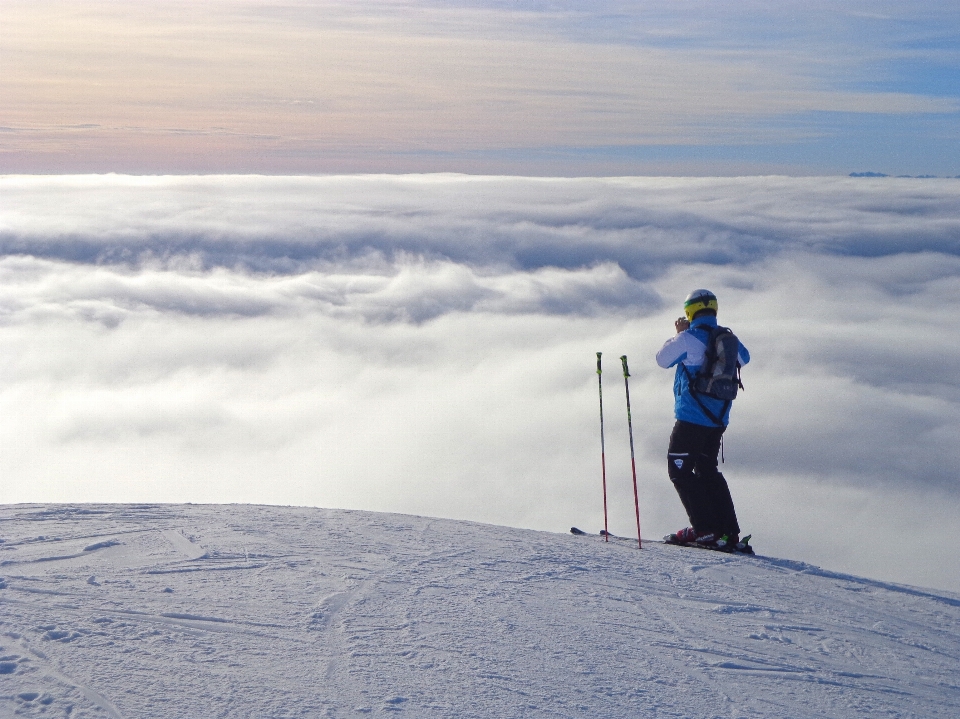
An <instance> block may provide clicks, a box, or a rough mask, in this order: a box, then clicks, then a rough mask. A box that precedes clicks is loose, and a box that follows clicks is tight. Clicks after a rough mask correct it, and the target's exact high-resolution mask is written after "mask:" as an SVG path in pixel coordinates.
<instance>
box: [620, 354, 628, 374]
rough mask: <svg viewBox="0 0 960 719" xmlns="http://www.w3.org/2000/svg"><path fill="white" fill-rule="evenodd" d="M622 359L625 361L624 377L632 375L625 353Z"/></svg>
mask: <svg viewBox="0 0 960 719" xmlns="http://www.w3.org/2000/svg"><path fill="white" fill-rule="evenodd" d="M620 361H621V362H623V376H624V377H629V376H630V370H629V369H627V356H626V355H623V356H622V357H621V358H620Z"/></svg>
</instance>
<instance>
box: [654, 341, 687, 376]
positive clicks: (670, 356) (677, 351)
mask: <svg viewBox="0 0 960 719" xmlns="http://www.w3.org/2000/svg"><path fill="white" fill-rule="evenodd" d="M686 334H687V333H686V332H680V333H678V334H677V335H676V336H674V337H671V338H670V339H668V340H667V341H666V342H664V343H663V347H661V348H660V351H659V352H657V364H658V365H660V366H661V367H663V368H664V369H667V368H668V367H673V366H674V365H675V364H677V362H682V361H683V360H684V359H685V358H686V356H687V347H686V344H687V343H686V341H685V340H686Z"/></svg>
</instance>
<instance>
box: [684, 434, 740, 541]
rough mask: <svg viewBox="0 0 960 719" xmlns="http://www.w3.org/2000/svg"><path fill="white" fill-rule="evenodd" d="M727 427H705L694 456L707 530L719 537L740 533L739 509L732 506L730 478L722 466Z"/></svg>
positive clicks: (694, 469)
mask: <svg viewBox="0 0 960 719" xmlns="http://www.w3.org/2000/svg"><path fill="white" fill-rule="evenodd" d="M725 429H726V427H704V430H706V431H705V432H704V435H703V441H702V443H701V444H700V452H699V454H698V455H697V457H696V458H695V460H694V466H693V473H694V475H695V476H696V478H697V480H698V485H699V492H700V494H701V496H702V498H703V504H704V507H705V510H704V518H703V521H704V523H705V529H704V531H708V532H713V533H714V534H715V535H716V536H717V537H718V538H719V537H722V536H723V535H729V536H734V535H739V534H740V525H739V523H738V522H737V511H736V509H735V508H734V506H733V498H732V497H731V496H730V488H729V487H728V486H727V480H726V479H725V478H724V476H723V474H721V472H720V470H719V469H718V467H719V462H718V460H719V455H720V441H721V437H722V436H723V432H724V430H725Z"/></svg>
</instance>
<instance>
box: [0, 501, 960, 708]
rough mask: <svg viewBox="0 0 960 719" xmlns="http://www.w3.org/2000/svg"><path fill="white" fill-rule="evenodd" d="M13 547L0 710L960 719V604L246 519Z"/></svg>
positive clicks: (463, 536) (753, 564) (608, 554)
mask: <svg viewBox="0 0 960 719" xmlns="http://www.w3.org/2000/svg"><path fill="white" fill-rule="evenodd" d="M585 529H586V528H585ZM591 529H592V528H591ZM0 539H2V543H0V577H2V578H0V717H8V716H45V717H46V716H49V717H71V718H74V717H111V718H113V719H116V718H118V717H123V718H125V719H131V718H134V717H136V718H137V719H143V718H148V717H158V718H159V717H163V718H164V719H171V718H198V719H200V718H207V717H328V716H329V717H362V716H408V717H457V718H461V717H462V718H467V717H498V718H499V717H537V718H538V717H551V718H552V717H861V716H862V717H868V716H869V717H879V716H883V717H925V718H932V717H944V718H947V717H949V718H950V719H954V718H955V717H957V716H960V597H958V596H956V595H952V594H949V593H946V592H942V591H928V590H923V589H917V588H913V587H907V586H902V585H893V584H886V583H882V582H877V581H871V580H866V579H861V578H858V577H854V576H848V575H841V574H836V573H832V572H827V571H823V570H820V569H818V568H816V567H813V566H810V565H807V564H802V563H798V562H794V561H785V560H778V559H774V558H770V557H764V556H757V557H744V556H730V555H725V554H720V553H717V552H707V551H704V550H698V549H688V548H681V547H672V546H667V545H663V544H660V543H658V542H648V543H645V546H644V548H643V549H642V550H638V548H637V546H636V541H635V540H633V541H630V540H619V541H618V540H613V541H610V542H609V543H606V542H603V541H602V540H601V539H600V538H599V537H598V536H595V535H593V536H586V537H579V536H574V535H572V534H568V533H562V534H561V533H548V532H537V531H531V530H522V529H512V528H505V527H497V526H491V525H482V524H475V523H469V522H461V521H454V520H443V519H430V518H424V517H414V516H405V515H396V514H378V513H372V512H361V511H347V510H326V509H312V508H296V507H275V506H250V505H72V506H66V505H6V506H0ZM755 543H756V544H758V545H759V551H760V553H761V554H762V551H763V543H762V540H760V541H757V540H755ZM837 551H842V550H841V549H840V548H838V550H837Z"/></svg>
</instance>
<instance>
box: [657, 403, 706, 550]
mask: <svg viewBox="0 0 960 719" xmlns="http://www.w3.org/2000/svg"><path fill="white" fill-rule="evenodd" d="M707 429H709V427H701V426H700V425H697V424H691V423H689V422H682V421H680V420H677V422H676V424H674V426H673V432H672V433H671V434H670V445H669V446H668V448H667V473H668V474H669V475H670V481H672V482H673V486H674V488H675V489H676V490H677V495H678V496H679V497H680V502H681V503H682V504H683V508H684V509H685V510H686V511H687V517H688V518H689V519H690V526H691V527H693V529H694V531H695V532H697V533H698V534H701V533H705V532H712V531H714V530H713V528H712V527H711V526H710V525H711V524H712V522H713V517H712V514H713V513H712V511H711V509H710V507H709V502H710V499H709V497H708V496H707V495H706V494H705V492H704V488H703V483H702V481H701V479H700V477H699V476H697V474H696V473H695V471H694V470H695V469H696V466H697V461H698V458H699V457H700V455H701V453H702V451H703V443H704V439H705V432H704V430H707Z"/></svg>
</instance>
